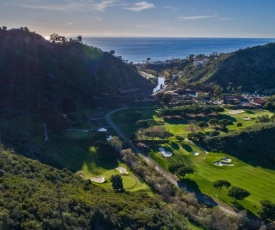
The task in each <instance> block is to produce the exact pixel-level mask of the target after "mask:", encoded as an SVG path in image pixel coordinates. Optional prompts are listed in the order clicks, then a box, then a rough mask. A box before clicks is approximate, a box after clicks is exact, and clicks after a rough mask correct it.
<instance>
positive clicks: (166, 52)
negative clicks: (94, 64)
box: [83, 37, 275, 63]
mask: <svg viewBox="0 0 275 230" xmlns="http://www.w3.org/2000/svg"><path fill="white" fill-rule="evenodd" d="M83 42H84V43H85V44H87V45H91V46H95V47H98V48H100V49H102V50H103V51H110V50H114V51H115V55H116V56H121V57H122V59H124V60H128V61H129V62H134V63H138V62H143V61H145V60H146V59H147V58H151V60H152V61H165V60H169V59H172V58H185V57H186V56H188V55H190V54H195V55H197V54H206V55H208V54H211V53H213V52H218V53H227V52H233V51H236V50H238V49H243V48H247V47H253V46H257V45H263V44H266V43H270V42H275V38H274V39H271V38H270V39H268V38H124V37H123V38H122V37H121V38H117V37H116V38H109V37H108V38H107V37H102V38H99V37H84V38H83Z"/></svg>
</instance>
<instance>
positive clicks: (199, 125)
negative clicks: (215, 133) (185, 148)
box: [197, 121, 208, 130]
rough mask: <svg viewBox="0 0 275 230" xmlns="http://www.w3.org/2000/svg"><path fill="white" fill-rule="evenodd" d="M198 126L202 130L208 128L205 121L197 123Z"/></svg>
mask: <svg viewBox="0 0 275 230" xmlns="http://www.w3.org/2000/svg"><path fill="white" fill-rule="evenodd" d="M197 126H198V127H200V128H201V130H204V128H206V127H208V124H207V122H205V121H200V122H198V123H197Z"/></svg>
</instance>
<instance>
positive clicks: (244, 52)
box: [181, 43, 275, 91]
mask: <svg viewBox="0 0 275 230" xmlns="http://www.w3.org/2000/svg"><path fill="white" fill-rule="evenodd" d="M208 59H209V62H208V64H207V65H204V66H201V67H195V66H192V64H189V65H188V66H187V67H185V68H184V69H183V73H184V76H183V77H182V79H181V80H182V81H184V82H200V83H204V84H212V85H213V84H218V85H221V86H223V87H224V89H226V88H227V87H228V85H229V83H230V82H231V83H232V87H234V88H237V87H238V86H242V89H243V90H246V91H256V90H257V91H264V90H266V89H267V90H270V89H274V88H275V44H274V43H270V44H267V45H263V46H256V47H252V48H246V49H240V50H238V51H236V52H233V53H228V54H219V55H217V56H210V57H208Z"/></svg>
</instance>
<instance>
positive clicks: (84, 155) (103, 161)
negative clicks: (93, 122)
mask: <svg viewBox="0 0 275 230" xmlns="http://www.w3.org/2000/svg"><path fill="white" fill-rule="evenodd" d="M91 148H93V146H91V145H90V140H66V139H63V138H56V139H54V140H51V141H49V142H47V143H46V145H45V149H46V153H47V157H48V158H49V159H50V161H54V162H56V161H58V162H56V163H58V164H60V167H58V168H64V167H66V168H68V169H69V170H71V171H72V172H77V171H79V170H81V169H82V168H83V166H84V165H85V166H86V167H87V169H88V170H89V171H90V172H96V171H97V168H103V169H106V170H108V169H113V168H116V167H118V165H119V162H118V157H117V156H116V155H114V156H111V157H100V156H99V155H98V153H97V152H96V150H95V149H93V150H91ZM55 156H56V157H55ZM48 161H49V160H48ZM47 163H49V164H50V165H51V164H52V163H51V162H47Z"/></svg>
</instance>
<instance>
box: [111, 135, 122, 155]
mask: <svg viewBox="0 0 275 230" xmlns="http://www.w3.org/2000/svg"><path fill="white" fill-rule="evenodd" d="M109 144H110V145H111V146H112V147H113V148H114V149H115V150H116V151H117V152H118V153H120V151H121V150H122V147H123V143H122V141H121V140H120V139H119V137H113V138H112V139H111V140H110V142H109Z"/></svg>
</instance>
